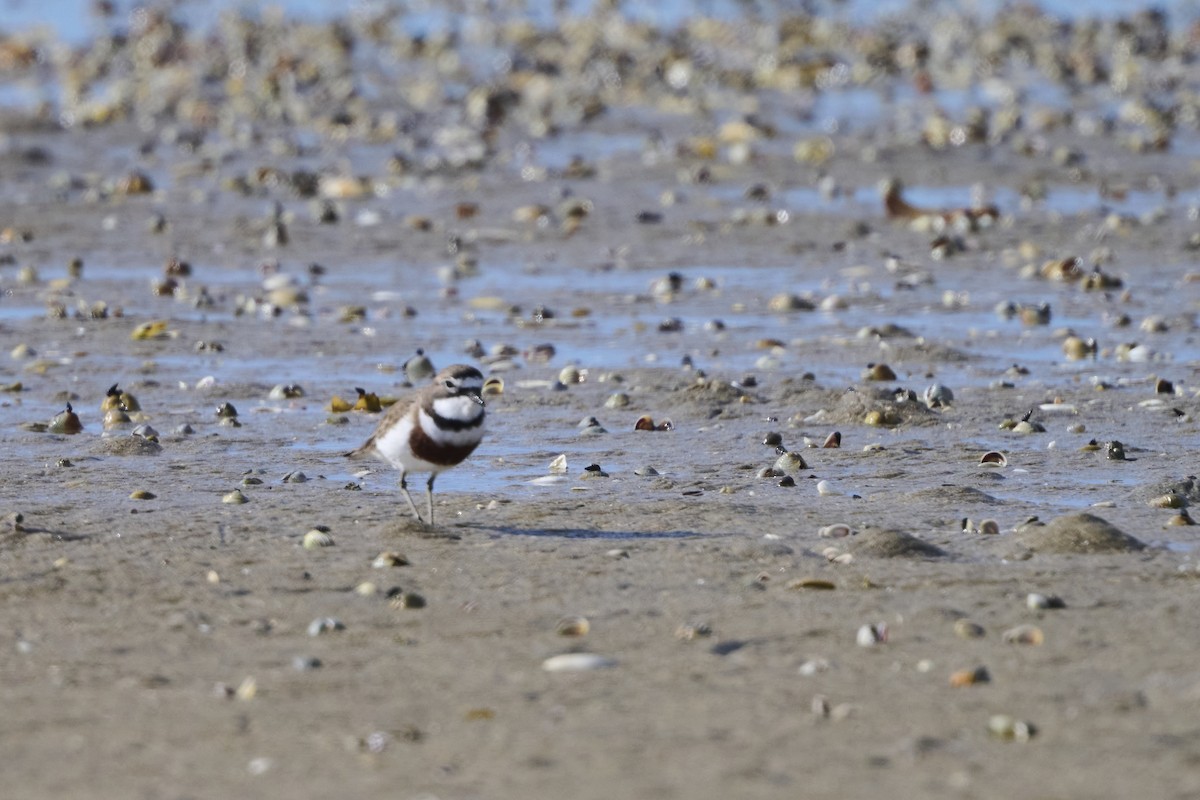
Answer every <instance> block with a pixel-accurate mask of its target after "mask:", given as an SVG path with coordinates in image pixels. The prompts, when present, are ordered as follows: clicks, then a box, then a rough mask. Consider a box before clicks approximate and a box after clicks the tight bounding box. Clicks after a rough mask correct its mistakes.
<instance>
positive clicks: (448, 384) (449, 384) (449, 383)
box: [445, 379, 454, 389]
mask: <svg viewBox="0 0 1200 800" xmlns="http://www.w3.org/2000/svg"><path fill="white" fill-rule="evenodd" d="M445 385H446V388H447V389H453V388H454V381H452V380H449V379H447V380H446V383H445Z"/></svg>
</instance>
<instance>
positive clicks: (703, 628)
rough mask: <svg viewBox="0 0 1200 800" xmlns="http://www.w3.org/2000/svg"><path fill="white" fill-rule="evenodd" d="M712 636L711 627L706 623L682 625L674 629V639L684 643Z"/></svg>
mask: <svg viewBox="0 0 1200 800" xmlns="http://www.w3.org/2000/svg"><path fill="white" fill-rule="evenodd" d="M707 636H712V626H711V625H709V624H708V623H706V622H696V623H684V624H683V625H680V626H679V627H678V628H676V629H675V638H676V639H679V640H680V641H684V642H691V641H694V640H696V639H703V638H705V637H707Z"/></svg>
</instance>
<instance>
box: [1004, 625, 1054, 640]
mask: <svg viewBox="0 0 1200 800" xmlns="http://www.w3.org/2000/svg"><path fill="white" fill-rule="evenodd" d="M1000 638H1001V639H1003V640H1004V642H1005V643H1007V644H1030V645H1040V644H1042V642H1044V641H1046V635H1045V634H1044V633H1042V629H1041V628H1039V627H1038V626H1036V625H1018V626H1016V627H1015V628H1009V629H1008V630H1006V631H1005V632H1004V633H1003V634H1001V636H1000Z"/></svg>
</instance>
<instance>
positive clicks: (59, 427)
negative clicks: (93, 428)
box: [46, 403, 83, 434]
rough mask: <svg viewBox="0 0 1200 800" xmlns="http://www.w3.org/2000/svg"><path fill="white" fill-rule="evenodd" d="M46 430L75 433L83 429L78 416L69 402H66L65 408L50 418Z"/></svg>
mask: <svg viewBox="0 0 1200 800" xmlns="http://www.w3.org/2000/svg"><path fill="white" fill-rule="evenodd" d="M46 430H47V431H49V432H50V433H65V434H76V433H81V432H82V431H83V423H82V422H80V421H79V416H78V415H77V414H76V413H75V410H74V409H72V408H71V404H70V403H67V407H66V409H65V410H63V411H60V412H59V413H57V414H55V415H54V418H53V419H51V420H50V424H49V425H47V426H46Z"/></svg>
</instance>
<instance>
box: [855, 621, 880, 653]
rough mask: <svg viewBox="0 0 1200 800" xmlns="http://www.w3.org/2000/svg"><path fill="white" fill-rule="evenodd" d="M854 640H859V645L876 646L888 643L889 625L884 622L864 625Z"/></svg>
mask: <svg viewBox="0 0 1200 800" xmlns="http://www.w3.org/2000/svg"><path fill="white" fill-rule="evenodd" d="M854 640H855V641H856V642H858V646H859V647H874V646H875V645H877V644H886V643H887V640H888V626H887V624H886V623H883V622H879V623H876V624H874V625H863V626H861V627H860V628H859V629H858V633H857V634H855V637H854Z"/></svg>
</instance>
